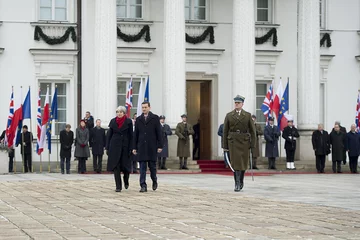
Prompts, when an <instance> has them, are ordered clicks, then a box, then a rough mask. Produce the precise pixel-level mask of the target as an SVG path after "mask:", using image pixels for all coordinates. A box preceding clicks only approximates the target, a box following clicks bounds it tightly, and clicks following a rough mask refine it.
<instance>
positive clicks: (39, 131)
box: [36, 89, 41, 153]
mask: <svg viewBox="0 0 360 240" xmlns="http://www.w3.org/2000/svg"><path fill="white" fill-rule="evenodd" d="M37 103H38V108H37V114H36V129H37V143H36V152H37V153H39V141H40V135H41V98H40V89H39V95H38V101H37Z"/></svg>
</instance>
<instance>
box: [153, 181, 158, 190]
mask: <svg viewBox="0 0 360 240" xmlns="http://www.w3.org/2000/svg"><path fill="white" fill-rule="evenodd" d="M157 187H158V184H157V182H153V184H152V189H153V190H154V191H155V190H156V189H157Z"/></svg>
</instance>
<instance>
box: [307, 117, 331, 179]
mask: <svg viewBox="0 0 360 240" xmlns="http://www.w3.org/2000/svg"><path fill="white" fill-rule="evenodd" d="M311 141H312V145H313V149H314V151H315V157H316V170H317V172H318V173H325V171H324V169H325V158H326V155H328V154H330V138H329V134H328V132H327V131H325V130H324V126H323V125H322V124H319V125H318V130H315V131H314V132H313V134H312V137H311Z"/></svg>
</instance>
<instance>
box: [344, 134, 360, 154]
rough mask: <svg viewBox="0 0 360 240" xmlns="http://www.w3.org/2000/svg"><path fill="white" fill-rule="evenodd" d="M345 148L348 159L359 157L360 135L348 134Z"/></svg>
mask: <svg viewBox="0 0 360 240" xmlns="http://www.w3.org/2000/svg"><path fill="white" fill-rule="evenodd" d="M346 146H347V149H346V150H347V151H348V155H349V157H358V156H359V155H360V135H359V134H358V133H357V132H354V133H352V132H351V131H350V132H348V133H347V144H346Z"/></svg>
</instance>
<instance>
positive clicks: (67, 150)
mask: <svg viewBox="0 0 360 240" xmlns="http://www.w3.org/2000/svg"><path fill="white" fill-rule="evenodd" d="M70 129H71V126H70V124H66V126H65V129H64V130H62V131H61V132H60V167H61V173H62V174H64V172H65V171H64V170H65V169H64V163H65V161H66V174H70V158H71V146H72V144H73V142H74V132H73V131H71V130H70Z"/></svg>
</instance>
